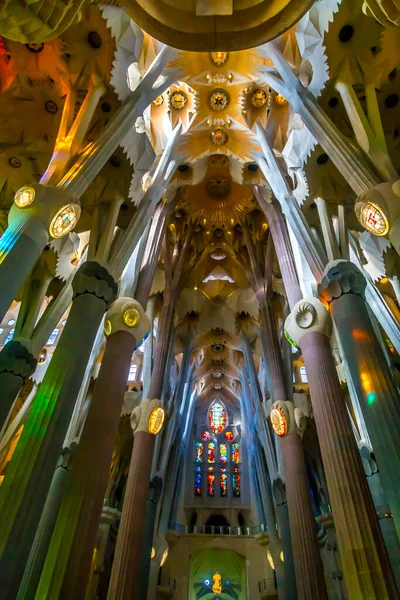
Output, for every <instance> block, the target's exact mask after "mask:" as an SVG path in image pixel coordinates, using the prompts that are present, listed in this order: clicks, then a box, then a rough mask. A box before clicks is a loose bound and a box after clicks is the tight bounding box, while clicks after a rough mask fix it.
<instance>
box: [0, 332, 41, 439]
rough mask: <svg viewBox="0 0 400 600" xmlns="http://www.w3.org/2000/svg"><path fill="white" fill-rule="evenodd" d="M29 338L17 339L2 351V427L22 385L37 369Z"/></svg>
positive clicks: (0, 390) (0, 423) (0, 387)
mask: <svg viewBox="0 0 400 600" xmlns="http://www.w3.org/2000/svg"><path fill="white" fill-rule="evenodd" d="M36 364H37V360H36V358H35V357H34V356H33V354H32V352H31V351H30V342H29V340H22V339H20V340H19V339H15V340H11V341H10V342H8V344H6V345H5V346H4V348H3V350H2V351H1V352H0V429H1V427H2V426H3V425H4V422H5V420H6V419H7V415H8V413H9V412H10V409H11V407H12V405H13V403H14V400H15V398H16V397H17V395H18V393H19V391H20V389H21V387H22V386H23V384H24V382H25V380H26V379H28V377H30V376H31V375H32V373H33V372H34V371H35V369H36Z"/></svg>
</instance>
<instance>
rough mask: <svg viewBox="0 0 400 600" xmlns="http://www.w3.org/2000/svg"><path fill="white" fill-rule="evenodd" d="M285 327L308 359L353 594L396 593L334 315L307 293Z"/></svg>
mask: <svg viewBox="0 0 400 600" xmlns="http://www.w3.org/2000/svg"><path fill="white" fill-rule="evenodd" d="M285 328H286V330H287V331H288V333H289V335H290V337H291V339H292V340H293V341H294V342H295V343H296V344H298V345H300V347H301V350H302V353H303V357H304V363H305V365H306V370H307V377H308V384H309V388H310V396H311V401H312V406H313V411H314V417H315V423H316V426H317V431H318V438H319V442H320V447H321V454H322V460H323V464H324V470H325V476H326V480H327V484H328V490H329V497H330V502H331V505H332V510H333V515H334V519H335V528H336V533H337V539H338V545H339V550H340V556H341V561H342V566H343V574H344V579H345V583H346V587H347V593H348V597H349V600H365V599H367V598H368V599H376V600H378V599H379V600H383V599H389V598H390V599H392V598H398V594H397V591H396V587H395V584H394V580H393V574H392V571H391V568H390V564H389V559H388V556H387V551H386V548H385V544H384V542H383V538H382V534H381V531H380V529H379V524H378V521H377V518H376V514H375V508H374V505H373V502H372V499H371V495H370V492H369V489H368V484H367V481H366V479H365V476H364V471H363V466H362V463H361V458H360V455H359V452H358V448H357V445H356V441H355V438H354V435H353V431H352V427H351V423H350V418H349V415H348V413H347V409H346V405H345V402H344V399H343V396H342V393H341V389H340V384H339V380H338V377H337V372H336V367H335V363H334V361H333V358H332V353H331V348H330V341H329V338H330V334H331V319H330V315H329V313H328V311H327V310H326V308H325V307H324V306H323V305H322V303H321V302H319V300H317V299H315V298H306V299H304V300H301V301H300V302H299V303H298V304H296V305H295V307H294V308H293V311H292V313H291V314H290V315H289V317H288V318H287V320H286V323H285Z"/></svg>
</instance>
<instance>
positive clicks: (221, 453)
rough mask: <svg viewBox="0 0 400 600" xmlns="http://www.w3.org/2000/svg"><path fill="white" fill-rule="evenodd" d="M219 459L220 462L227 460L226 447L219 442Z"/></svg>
mask: <svg viewBox="0 0 400 600" xmlns="http://www.w3.org/2000/svg"><path fill="white" fill-rule="evenodd" d="M219 459H220V461H221V463H226V462H228V449H227V447H226V444H221V445H220V447H219Z"/></svg>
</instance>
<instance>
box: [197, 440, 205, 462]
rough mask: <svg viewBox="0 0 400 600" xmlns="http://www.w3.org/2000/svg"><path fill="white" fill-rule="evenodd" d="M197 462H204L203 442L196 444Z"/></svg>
mask: <svg viewBox="0 0 400 600" xmlns="http://www.w3.org/2000/svg"><path fill="white" fill-rule="evenodd" d="M196 462H197V463H201V462H203V444H202V443H201V442H197V444H196Z"/></svg>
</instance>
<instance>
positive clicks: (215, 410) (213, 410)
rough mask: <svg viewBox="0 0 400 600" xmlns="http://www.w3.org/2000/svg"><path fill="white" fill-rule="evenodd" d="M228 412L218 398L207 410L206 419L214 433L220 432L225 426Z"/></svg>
mask: <svg viewBox="0 0 400 600" xmlns="http://www.w3.org/2000/svg"><path fill="white" fill-rule="evenodd" d="M227 420H228V414H227V412H226V408H225V406H224V405H223V404H222V402H220V401H219V400H216V401H214V402H213V403H212V404H211V406H210V410H209V411H208V421H209V423H210V427H211V429H212V431H213V432H214V433H217V434H218V433H222V432H223V430H224V429H225V427H226V422H227Z"/></svg>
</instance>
